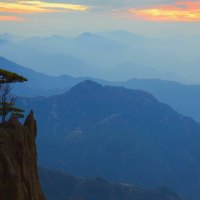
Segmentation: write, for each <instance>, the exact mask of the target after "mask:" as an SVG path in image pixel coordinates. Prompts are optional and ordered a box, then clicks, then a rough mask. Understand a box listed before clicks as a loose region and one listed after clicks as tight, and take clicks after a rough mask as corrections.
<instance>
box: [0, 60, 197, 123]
mask: <svg viewBox="0 0 200 200" xmlns="http://www.w3.org/2000/svg"><path fill="white" fill-rule="evenodd" d="M128 66H129V64H128ZM130 66H131V64H130ZM0 68H3V69H6V70H10V71H14V72H16V73H19V74H22V75H24V76H25V77H28V79H29V81H28V82H27V83H25V84H23V85H21V84H18V85H17V86H14V88H13V92H14V93H15V94H16V95H17V96H28V97H36V96H50V95H56V94H62V93H64V92H65V91H67V90H69V89H70V88H71V87H73V86H75V85H76V84H78V83H80V82H82V81H84V80H87V79H90V80H94V81H96V82H99V83H101V84H104V85H115V86H123V87H126V88H129V89H140V90H145V91H147V92H150V93H152V94H153V95H154V96H155V97H156V98H157V99H158V100H159V101H161V102H163V103H166V104H168V105H170V106H171V107H172V108H174V109H175V110H177V111H178V112H180V113H182V114H184V115H188V116H191V117H193V118H194V119H195V120H198V121H200V110H199V109H198V105H199V102H200V86H199V85H186V84H181V83H178V82H174V81H166V80H160V79H131V80H128V81H123V82H109V81H105V80H100V79H94V78H88V77H80V78H74V77H72V76H68V75H62V76H48V75H46V74H43V73H38V72H36V71H34V70H31V69H29V68H27V67H23V66H20V65H18V64H16V63H14V62H12V61H9V60H7V59H5V58H3V57H0ZM121 69H122V66H121ZM122 73H124V74H125V76H126V74H127V71H124V72H123V70H122ZM138 75H139V74H138ZM188 105H189V106H188Z"/></svg>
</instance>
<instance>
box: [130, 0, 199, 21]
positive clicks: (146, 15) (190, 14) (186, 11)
mask: <svg viewBox="0 0 200 200" xmlns="http://www.w3.org/2000/svg"><path fill="white" fill-rule="evenodd" d="M128 12H129V13H131V14H132V15H133V16H134V17H136V18H140V19H144V20H149V21H169V22H170V21H171V22H200V1H190V2H176V3H175V4H172V5H164V6H156V7H151V8H143V9H129V10H128Z"/></svg>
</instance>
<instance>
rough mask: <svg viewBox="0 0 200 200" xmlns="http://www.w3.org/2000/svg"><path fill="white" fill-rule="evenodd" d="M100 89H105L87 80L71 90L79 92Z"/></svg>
mask: <svg viewBox="0 0 200 200" xmlns="http://www.w3.org/2000/svg"><path fill="white" fill-rule="evenodd" d="M98 89H103V86H102V85H100V84H98V83H96V82H94V81H91V80H85V81H83V82H81V83H79V84H77V85H75V86H74V87H73V88H72V89H71V90H72V91H77V90H78V91H79V90H98Z"/></svg>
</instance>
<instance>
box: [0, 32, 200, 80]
mask: <svg viewBox="0 0 200 200" xmlns="http://www.w3.org/2000/svg"><path fill="white" fill-rule="evenodd" d="M108 35H109V36H108ZM111 36H112V37H111ZM0 38H1V36H0ZM2 38H4V37H2ZM7 38H9V37H7ZM122 38H124V39H123V40H122ZM169 43H170V44H173V42H172V41H169V40H166V41H165V40H161V39H149V38H145V37H142V36H140V37H139V36H135V34H133V33H129V32H123V31H121V32H112V33H102V34H99V33H83V34H81V35H79V36H77V37H73V38H66V37H62V36H57V35H54V36H49V37H38V36H35V37H29V38H25V39H24V40H22V41H21V40H20V41H18V42H13V40H12V38H11V39H10V40H9V42H7V43H6V44H5V45H0V55H1V56H4V57H6V58H7V59H10V60H13V61H14V62H16V63H18V64H20V65H23V66H29V67H31V68H32V69H35V70H38V71H40V72H43V73H44V72H45V73H48V74H49V75H61V74H69V75H71V76H75V77H78V76H92V77H95V78H100V79H105V78H109V79H108V80H111V79H112V80H113V76H112V75H113V74H118V77H120V79H118V80H121V81H122V80H124V77H123V76H120V71H119V72H118V70H117V69H118V66H119V65H124V71H127V73H126V77H127V76H128V79H130V78H159V77H165V79H168V80H178V81H187V80H190V82H191V81H193V82H194V78H191V77H188V74H190V75H191V76H193V77H194V76H195V81H198V79H197V77H196V73H194V70H191V69H195V68H196V67H197V66H198V65H197V61H196V59H198V57H195V58H194V59H193V60H192V61H191V60H189V61H188V60H186V56H182V57H181V56H180V55H179V54H178V53H177V52H178V51H176V52H174V51H173V48H172V49H169V48H168V44H169ZM158 44H162V45H158ZM172 46H174V45H172ZM169 58H170V59H169ZM126 63H131V64H132V66H133V68H126V67H125V66H126V65H125V64H126ZM188 65H190V71H189V69H188V67H187V66H188ZM140 66H141V67H140ZM146 68H149V69H153V70H149V73H148V74H146V76H145V77H140V76H137V72H138V71H139V72H140V73H139V74H145V69H146ZM111 69H112V73H109V71H110V70H111ZM136 69H137V70H136ZM107 70H109V71H107ZM177 71H178V73H177ZM108 74H109V76H108ZM172 75H173V76H172ZM115 81H117V79H115Z"/></svg>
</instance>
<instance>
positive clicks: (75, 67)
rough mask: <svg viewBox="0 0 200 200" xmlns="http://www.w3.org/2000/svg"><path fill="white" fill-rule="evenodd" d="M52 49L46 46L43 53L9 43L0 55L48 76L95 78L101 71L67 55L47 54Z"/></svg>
mask: <svg viewBox="0 0 200 200" xmlns="http://www.w3.org/2000/svg"><path fill="white" fill-rule="evenodd" d="M38 43H39V44H40V42H38ZM38 46H39V45H38ZM53 48H54V46H53V45H52V46H51V47H50V46H47V47H46V53H43V52H42V51H41V50H40V49H35V48H32V47H29V46H25V45H21V44H20V43H15V44H14V43H9V44H7V45H2V46H0V55H1V56H3V57H5V58H7V59H9V60H13V61H14V62H16V63H18V64H20V65H23V66H28V67H29V68H31V69H34V70H37V71H39V72H45V73H47V74H50V75H62V74H69V75H71V76H75V77H78V76H95V75H97V74H98V72H100V71H101V70H98V69H97V68H94V67H93V66H90V65H89V64H87V63H85V62H83V61H82V60H80V59H78V58H76V56H72V55H70V54H67V53H54V54H49V51H48V49H53Z"/></svg>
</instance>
